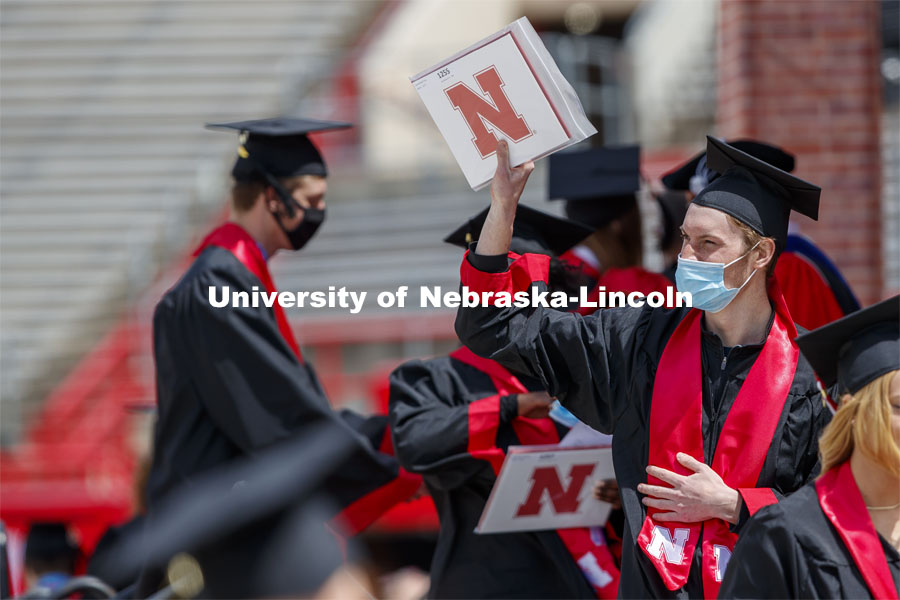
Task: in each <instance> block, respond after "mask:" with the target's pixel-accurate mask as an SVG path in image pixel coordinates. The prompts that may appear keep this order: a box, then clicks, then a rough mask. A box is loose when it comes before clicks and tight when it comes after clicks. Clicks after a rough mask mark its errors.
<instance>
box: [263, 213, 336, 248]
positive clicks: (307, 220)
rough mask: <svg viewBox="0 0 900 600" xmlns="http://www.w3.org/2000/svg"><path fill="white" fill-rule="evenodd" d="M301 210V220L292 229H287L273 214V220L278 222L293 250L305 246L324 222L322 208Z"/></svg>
mask: <svg viewBox="0 0 900 600" xmlns="http://www.w3.org/2000/svg"><path fill="white" fill-rule="evenodd" d="M298 208H299V207H298ZM301 210H303V220H302V221H300V224H299V225H297V226H296V227H294V228H293V229H287V228H286V227H285V226H284V224H283V223H282V222H281V217H279V216H278V214H277V213H273V214H275V220H276V221H278V226H279V227H281V230H282V231H284V233H285V234H286V235H287V237H288V240H289V241H290V242H291V247H292V248H293V249H294V250H299V249H300V248H302V247H303V246H305V245H306V243H307V242H309V240H310V239H312V236H314V235H315V234H316V231H317V230H318V229H319V226H320V225H322V223H323V222H324V221H325V209H323V208H304V209H301Z"/></svg>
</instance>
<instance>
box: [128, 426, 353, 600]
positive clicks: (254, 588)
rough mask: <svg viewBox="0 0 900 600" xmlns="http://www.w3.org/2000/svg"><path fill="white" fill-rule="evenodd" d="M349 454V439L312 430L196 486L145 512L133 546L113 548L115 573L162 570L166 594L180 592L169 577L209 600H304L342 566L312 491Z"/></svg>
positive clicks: (331, 508) (330, 429)
mask: <svg viewBox="0 0 900 600" xmlns="http://www.w3.org/2000/svg"><path fill="white" fill-rule="evenodd" d="M355 448H357V444H356V439H355V438H354V437H353V436H352V434H351V432H349V431H348V430H346V429H344V428H342V427H339V426H338V425H337V424H334V423H330V422H319V423H316V424H315V425H313V426H308V427H306V428H304V429H303V431H302V432H300V433H298V434H297V436H296V437H295V438H292V439H291V440H289V441H285V442H282V443H280V444H277V445H275V446H273V447H271V448H270V449H268V450H266V451H265V452H263V453H261V454H259V455H257V456H256V457H252V458H247V459H241V460H239V461H235V462H234V463H232V464H229V465H227V466H225V467H222V468H220V469H217V470H215V471H212V472H210V473H208V474H205V475H203V476H200V477H198V478H197V480H196V481H194V482H192V484H191V485H190V486H188V487H183V488H179V489H177V490H175V492H173V493H172V494H170V495H169V496H167V497H166V498H165V499H164V500H163V502H162V503H161V505H160V506H159V507H157V508H155V509H154V510H153V512H151V514H150V516H149V517H148V522H147V527H146V528H145V531H144V534H143V537H142V538H141V539H140V540H139V541H138V540H134V539H132V540H123V543H122V546H121V547H122V549H123V550H124V551H123V552H121V553H120V554H121V555H122V556H123V559H122V560H123V562H124V564H123V565H121V566H122V567H129V568H130V567H131V566H134V565H133V564H129V563H134V564H138V565H139V564H141V563H143V564H145V565H146V566H148V567H150V568H165V569H166V570H167V571H168V572H169V573H170V584H172V585H173V588H174V589H176V590H178V588H179V587H180V586H183V585H184V582H183V581H182V582H179V581H171V578H172V573H173V572H175V573H177V575H175V579H179V580H180V579H184V580H185V581H187V582H188V583H189V585H188V586H187V587H188V588H190V587H194V585H196V584H195V582H196V580H198V579H199V580H200V581H202V584H200V585H199V586H197V587H202V588H203V589H204V590H205V594H206V595H208V596H210V597H215V598H259V597H294V596H297V595H309V594H312V593H313V592H315V591H316V590H317V589H318V588H319V587H320V586H321V585H322V583H324V582H325V580H326V579H327V578H328V577H329V576H330V575H331V573H332V572H334V570H335V569H337V568H338V567H339V566H340V565H341V564H342V562H343V560H344V559H343V554H342V552H341V548H340V546H339V544H338V541H337V539H336V538H335V537H334V535H333V534H332V533H331V532H330V531H328V530H327V529H326V522H327V521H328V520H329V519H330V518H331V517H333V516H334V514H336V512H337V509H336V508H335V505H334V502H333V499H332V498H331V497H330V496H328V495H326V494H325V493H324V492H323V491H322V490H323V489H324V485H325V480H326V479H327V478H328V477H329V476H331V475H332V474H333V473H335V472H337V471H338V470H339V469H341V468H344V467H346V465H347V463H348V461H349V460H351V458H352V456H353V452H354V450H355ZM135 545H137V547H138V548H140V551H139V552H137V551H135ZM135 561H137V562H135ZM196 591H197V590H195V591H194V592H193V593H196Z"/></svg>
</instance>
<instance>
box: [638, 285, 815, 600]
mask: <svg viewBox="0 0 900 600" xmlns="http://www.w3.org/2000/svg"><path fill="white" fill-rule="evenodd" d="M769 297H770V299H771V300H772V301H773V303H774V305H775V319H774V322H773V324H772V327H771V328H770V330H769V333H768V336H767V337H766V341H765V343H764V345H763V349H762V351H761V352H760V354H759V356H758V357H757V358H756V361H755V362H754V363H753V366H752V367H751V368H750V372H749V373H748V374H747V378H746V379H745V380H744V383H743V385H741V389H740V391H739V392H738V395H737V398H736V399H735V401H734V404H733V405H732V407H731V410H730V411H729V412H728V416H727V417H726V420H725V425H724V426H723V428H722V433H721V434H720V436H719V441H718V444H717V447H716V450H715V454H714V456H713V459H712V461H711V464H710V466H711V468H712V469H713V470H714V471H715V472H716V473H718V474H719V475H720V476H721V477H722V479H723V480H724V482H725V484H726V485H727V486H728V487H730V488H733V489H737V488H752V487H755V486H756V483H757V480H758V479H759V474H760V471H761V470H762V467H763V463H764V462H765V459H766V454H767V453H768V450H769V446H770V444H771V442H772V438H773V436H774V435H775V430H776V428H777V426H778V421H779V419H780V417H781V413H782V411H783V410H784V403H785V401H786V400H787V394H788V391H789V390H790V387H791V382H792V381H793V379H794V372H795V371H796V368H797V359H798V356H799V351H798V348H797V345H796V343H794V341H793V339H794V337H796V335H797V331H796V328H795V327H794V323H793V321H792V320H791V316H790V313H789V312H788V309H787V306H786V304H785V302H784V298H783V297H782V295H781V290H780V289H779V287H778V283H777V281H776V280H772V282H771V285H770V288H769ZM702 315H703V313H702V311H700V310H696V309H694V310H692V311H690V312H689V313H688V314H687V316H686V317H685V318H684V319H683V320H682V321H681V323H680V324H679V325H678V327H677V328H676V330H675V333H673V334H672V337H671V338H670V339H669V341H668V343H667V344H666V347H665V349H664V350H663V354H662V358H661V360H660V362H659V366H658V367H657V371H656V379H655V381H654V382H653V397H652V401H651V405H650V439H649V464H651V465H655V466H658V467H662V468H664V469H667V470H669V471H674V472H676V473H679V474H682V475H689V474H690V471H689V470H688V469H686V468H685V467H683V466H681V464H680V463H679V462H678V461H677V460H676V458H675V457H676V454H677V453H678V452H684V453H686V454H689V455H691V456H692V457H694V458H695V459H697V460H698V461H700V462H705V461H704V454H703V430H702V427H703V426H702V422H703V416H702V411H703V404H702V403H703V383H702V381H703V380H702V378H703V373H702V365H701V350H700V337H701V331H700V320H701V317H702ZM647 482H648V483H650V484H652V485H659V486H667V484H666V483H665V482H662V481H660V480H658V479H656V478H655V477H651V476H648V478H647ZM658 512H661V511H660V510H658V509H655V508H652V507H651V508H649V509H648V510H647V516H646V518H645V519H644V524H643V526H642V528H641V531H640V534H639V535H638V544H639V546H640V548H641V550H642V551H643V552H644V553H645V554H646V556H647V557H648V558H649V559H650V561H651V562H652V563H653V565H654V566H655V567H656V570H657V572H658V573H659V575H660V577H661V578H662V580H663V583H665V585H666V587H667V588H668V589H669V590H677V589H678V588H680V587H683V586H684V585H685V583H687V580H688V576H689V575H690V569H691V562H692V560H693V556H694V550H695V548H696V546H697V544H698V543H701V544H702V545H701V547H702V555H703V560H702V570H703V574H702V581H703V593H704V596H707V597H715V596H716V595H717V594H718V591H719V587H720V585H721V582H722V577H723V576H724V574H725V567H726V565H727V562H728V559H729V558H730V556H731V552H732V551H733V549H734V544H735V542H736V541H737V535H735V534H734V533H732V532H731V531H730V529H729V525H728V523H726V522H725V521H723V520H721V519H711V520H708V521H704V522H702V523H671V522H666V523H662V522H657V521H654V519H653V516H654V515H655V514H656V513H658ZM701 533H702V541H701Z"/></svg>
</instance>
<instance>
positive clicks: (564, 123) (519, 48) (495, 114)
mask: <svg viewBox="0 0 900 600" xmlns="http://www.w3.org/2000/svg"><path fill="white" fill-rule="evenodd" d="M410 81H411V82H412V84H413V85H414V86H415V88H416V91H418V93H419V97H421V98H422V101H423V102H424V103H425V107H426V108H427V109H428V113H429V114H430V115H431V118H432V119H434V122H435V124H436V125H437V126H438V129H439V130H440V132H441V135H443V136H444V139H445V140H446V141H447V144H448V145H449V146H450V151H451V152H452V153H453V156H454V157H455V158H456V161H457V162H458V163H459V166H460V168H461V169H462V171H463V174H464V175H465V176H466V180H467V181H468V182H469V185H470V186H471V187H472V189H480V188H482V187H484V186H485V185H487V184H488V183H489V182H490V180H491V177H492V176H493V174H494V171H495V170H496V168H497V159H496V156H495V153H496V149H497V143H498V142H499V140H500V139H501V138H503V139H506V141H507V142H508V143H509V151H510V162H511V163H512V164H513V165H520V164H522V163H524V162H526V161H529V160H536V159H538V158H541V157H544V156H547V155H548V154H551V153H553V152H555V151H557V150H560V149H562V148H565V147H567V146H571V145H572V144H575V143H578V142H580V141H582V140H584V139H586V138H588V137H590V136H591V135H593V134H595V133H597V130H596V129H595V128H594V126H593V125H591V123H590V121H588V119H587V116H586V115H585V114H584V109H583V108H582V106H581V102H580V101H579V100H578V96H576V95H575V90H573V89H572V86H571V85H569V82H568V81H566V79H565V78H564V77H563V76H562V73H560V71H559V68H558V67H557V66H556V63H555V62H554V61H553V58H552V57H551V56H550V53H549V52H547V48H546V47H544V44H543V43H542V42H541V40H540V38H539V37H538V35H537V33H536V32H535V31H534V28H533V27H532V26H531V23H529V22H528V19H527V18H525V17H522V18H521V19H519V20H517V21H515V22H514V23H512V24H511V25H508V26H507V27H504V28H503V29H501V30H500V31H498V32H497V33H495V34H493V35H491V36H489V37H487V38H485V39H483V40H481V41H480V42H478V43H477V44H474V45H473V46H470V47H468V48H466V49H465V50H463V51H461V52H458V53H457V54H455V55H453V56H451V57H450V58H448V59H447V60H444V61H442V62H440V63H438V64H436V65H434V66H433V67H431V68H429V69H426V70H425V71H423V72H421V73H419V74H418V75H415V76H414V77H411V78H410Z"/></svg>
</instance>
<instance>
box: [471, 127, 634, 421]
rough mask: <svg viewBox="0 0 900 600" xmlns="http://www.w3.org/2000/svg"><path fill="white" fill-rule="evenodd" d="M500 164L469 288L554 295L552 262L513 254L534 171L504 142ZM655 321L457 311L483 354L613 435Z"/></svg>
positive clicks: (620, 312) (627, 314)
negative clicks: (638, 352)
mask: <svg viewBox="0 0 900 600" xmlns="http://www.w3.org/2000/svg"><path fill="white" fill-rule="evenodd" d="M497 159H498V165H497V172H496V173H495V175H494V179H493V182H492V183H491V207H490V210H489V211H488V215H487V218H486V220H485V223H484V226H483V227H482V230H481V235H480V239H479V240H478V245H477V247H476V248H475V251H474V253H473V252H472V251H471V250H470V251H469V252H468V253H467V254H466V257H465V258H464V259H463V264H462V268H461V272H460V276H461V280H462V285H463V286H464V287H465V288H468V290H469V291H474V292H479V293H480V292H500V291H504V292H508V293H511V294H512V293H515V292H520V291H530V290H531V288H532V287H536V288H537V291H538V292H539V293H540V292H546V291H547V269H548V266H549V258H548V257H547V256H543V255H537V254H525V255H523V256H521V257H520V256H518V255H515V254H508V249H509V243H510V239H511V236H512V229H513V221H514V220H515V214H516V206H517V205H518V201H519V197H520V196H521V195H522V191H523V189H524V186H525V183H526V181H527V180H528V175H529V174H530V173H531V170H532V168H533V165H532V164H531V163H525V164H523V165H521V166H519V167H515V168H511V167H510V166H509V153H508V149H507V147H506V144H505V143H503V142H501V144H500V145H499V146H498V149H497ZM507 257H508V258H507ZM509 259H511V260H512V262H509ZM648 316H649V313H647V311H645V310H642V309H613V310H605V311H600V312H598V313H595V314H594V315H591V316H590V317H582V316H580V315H576V314H572V313H564V312H560V311H557V310H553V309H551V308H541V307H538V308H534V307H531V306H527V307H516V306H515V305H513V306H512V307H506V308H503V307H497V306H478V307H465V306H463V307H461V308H460V309H459V311H458V312H457V318H456V332H457V335H458V336H459V338H460V340H461V341H462V342H463V343H464V344H465V345H466V346H468V347H469V349H471V350H472V351H473V352H475V353H476V354H479V355H481V356H484V357H487V358H491V359H494V360H496V361H497V362H499V363H501V364H502V365H504V366H505V367H507V368H509V369H511V370H512V371H514V372H517V373H525V374H528V375H531V376H534V377H536V378H538V379H540V380H541V381H542V382H543V383H544V385H545V386H546V387H547V391H548V392H549V393H550V395H551V396H556V397H559V399H560V401H561V402H563V404H565V405H566V406H567V407H568V408H569V409H570V410H572V411H573V412H574V413H575V414H576V415H578V416H579V417H580V418H581V419H582V420H584V421H585V422H587V423H588V424H590V425H591V426H592V427H595V428H597V429H599V430H601V431H605V432H612V430H613V429H614V426H615V422H616V420H617V418H618V416H619V415H620V414H621V412H622V411H623V410H624V407H625V398H626V394H625V393H624V392H625V387H626V386H627V384H628V380H629V375H628V373H629V372H630V370H631V364H632V357H633V355H634V352H635V345H636V343H637V342H636V339H637V336H636V331H637V328H638V327H639V324H640V323H641V322H642V321H643V322H646V318H647V317H648Z"/></svg>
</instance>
